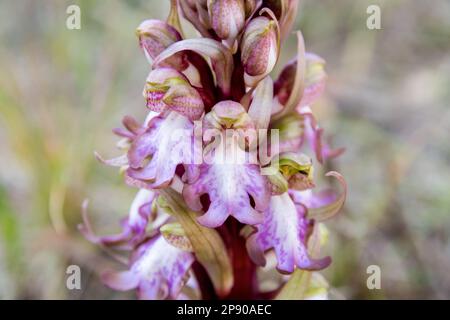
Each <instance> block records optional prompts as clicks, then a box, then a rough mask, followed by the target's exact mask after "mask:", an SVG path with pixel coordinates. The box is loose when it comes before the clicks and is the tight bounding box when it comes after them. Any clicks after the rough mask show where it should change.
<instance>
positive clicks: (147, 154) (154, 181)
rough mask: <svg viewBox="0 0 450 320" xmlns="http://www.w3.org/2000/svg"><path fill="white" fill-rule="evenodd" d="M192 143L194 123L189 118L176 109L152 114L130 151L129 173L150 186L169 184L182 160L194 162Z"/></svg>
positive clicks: (183, 161) (131, 176) (133, 177)
mask: <svg viewBox="0 0 450 320" xmlns="http://www.w3.org/2000/svg"><path fill="white" fill-rule="evenodd" d="M192 147H193V124H192V122H191V121H189V119H187V118H186V117H184V116H182V115H179V114H177V113H176V112H170V113H169V114H168V115H167V116H166V117H163V116H158V117H156V118H153V119H152V120H151V121H150V123H149V126H148V129H147V131H146V132H145V133H143V134H142V135H140V136H138V137H137V138H136V139H135V140H134V141H133V143H132V145H131V148H130V150H129V151H128V159H129V164H130V167H129V168H128V170H127V175H128V176H129V177H130V178H132V179H135V180H138V181H141V182H143V183H144V184H146V185H147V187H149V188H156V187H163V186H166V185H168V184H169V183H170V181H171V180H172V178H173V176H174V174H175V170H176V167H177V166H178V165H179V164H183V163H193V162H192V161H193V160H192V157H193V153H192ZM146 161H148V162H146Z"/></svg>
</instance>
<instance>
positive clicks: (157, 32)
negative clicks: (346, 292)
mask: <svg viewBox="0 0 450 320" xmlns="http://www.w3.org/2000/svg"><path fill="white" fill-rule="evenodd" d="M297 7H298V1H296V0H201V1H194V0H178V1H177V0H171V10H170V14H169V16H168V18H167V20H166V21H160V20H154V19H150V20H145V21H144V22H142V23H141V24H140V25H139V26H138V28H137V31H136V34H137V36H138V40H139V41H138V44H139V46H140V47H141V49H142V51H143V52H144V56H145V57H146V59H147V60H148V63H149V64H150V70H149V74H148V77H147V79H146V81H143V84H144V91H143V95H144V100H145V102H143V103H142V106H143V107H146V108H147V110H148V115H147V117H146V118H145V119H141V120H140V121H138V120H135V119H134V118H132V117H130V116H126V117H125V118H124V120H123V128H119V129H114V133H116V134H117V135H118V136H119V137H121V140H120V142H119V144H118V146H119V149H120V150H121V154H120V155H118V156H117V157H115V158H112V159H104V158H103V157H101V156H100V155H98V154H96V157H97V159H98V160H99V161H100V162H102V163H104V164H107V165H110V166H115V167H119V168H120V173H121V175H123V178H124V181H125V183H126V184H127V185H129V186H131V187H134V188H137V189H138V191H137V195H136V198H135V200H134V201H133V203H132V204H131V206H130V209H129V211H128V214H127V215H126V217H125V218H124V219H123V220H122V222H121V231H120V232H119V233H117V234H113V235H106V236H99V235H97V234H96V233H95V232H94V228H93V226H92V224H91V221H90V219H88V216H87V208H86V206H85V208H84V211H83V223H82V224H80V226H79V229H80V231H81V233H82V234H83V235H84V236H85V238H87V239H88V240H89V241H91V242H92V243H94V244H96V245H98V246H100V247H102V248H103V249H107V250H108V251H109V252H112V253H114V256H115V257H116V258H117V259H118V260H120V261H125V262H126V267H123V268H122V270H108V271H105V272H103V274H102V280H103V281H104V283H105V284H106V285H107V286H108V287H110V288H112V289H115V290H118V291H126V290H136V292H137V297H138V298H142V299H179V298H183V299H198V298H211V297H217V298H223V299H262V298H277V297H278V298H292V299H294V298H295V299H301V298H308V292H311V290H313V289H314V288H317V283H315V282H314V283H313V279H316V278H317V275H318V273H317V272H318V271H319V270H322V269H324V268H326V267H328V266H329V265H330V264H331V257H327V256H323V255H321V254H320V252H319V250H320V248H321V247H322V246H324V245H325V243H326V234H327V231H326V228H325V226H324V224H323V223H322V222H323V221H324V220H327V219H330V218H332V217H333V216H335V215H336V214H337V213H338V212H339V211H340V210H341V208H342V207H343V205H344V202H345V198H346V192H347V186H346V183H345V180H344V178H343V177H342V176H341V175H340V174H339V173H337V172H334V171H332V172H329V173H327V174H325V176H327V177H332V178H335V179H336V181H337V182H338V184H339V185H340V186H341V188H340V189H341V191H340V192H337V191H336V190H335V189H334V188H325V189H322V190H321V191H316V190H315V188H316V185H317V184H320V183H318V182H317V181H316V180H315V175H321V174H323V171H321V170H320V169H321V167H322V165H323V164H324V163H325V162H326V161H330V159H332V158H334V157H336V156H338V155H340V154H341V153H342V152H343V149H333V148H331V146H330V145H329V144H328V143H326V141H325V136H324V131H323V128H322V127H320V126H319V122H318V119H317V118H316V115H315V113H314V103H315V102H316V101H317V100H318V99H319V98H320V96H321V95H322V94H323V92H324V88H325V82H326V73H325V61H324V60H323V59H322V58H320V57H319V56H318V55H316V54H313V53H309V52H306V51H305V43H304V39H303V37H302V34H301V33H300V32H299V31H298V32H297V41H298V47H297V49H298V52H297V55H296V56H295V57H294V58H293V59H292V60H291V61H290V62H289V63H287V64H286V66H285V67H284V68H280V70H281V72H280V74H279V75H278V77H274V78H272V73H273V70H274V68H275V65H276V64H277V62H278V57H279V55H280V46H281V43H282V41H285V40H286V38H287V36H288V35H289V34H290V33H291V26H292V24H293V21H294V20H295V14H296V12H297ZM179 11H180V12H179ZM180 13H181V15H182V16H183V17H184V18H185V19H186V20H188V21H189V22H191V23H192V25H193V26H194V28H196V29H197V31H198V32H199V34H200V37H199V38H194V39H185V38H184V37H183V32H182V30H181V24H180V21H179V15H180ZM264 266H266V268H269V267H271V266H272V269H274V271H276V272H279V273H282V274H284V275H290V274H292V276H291V278H289V277H286V276H283V277H279V279H278V280H276V286H277V288H276V289H275V290H271V291H264V289H263V288H264V287H265V286H264V285H263V283H259V282H258V277H257V273H258V272H259V271H261V270H262V267H264ZM310 272H314V275H315V276H314V277H313V276H310V275H311V274H309V273H310ZM303 275H305V276H304V277H303ZM299 279H303V280H301V281H300V280H299ZM323 282H324V281H322V282H321V283H323ZM322 286H323V288H322V289H323V290H325V291H326V290H327V288H328V286H327V285H326V282H325V285H323V284H322ZM293 288H296V289H295V290H294V289H293ZM297 289H298V290H297Z"/></svg>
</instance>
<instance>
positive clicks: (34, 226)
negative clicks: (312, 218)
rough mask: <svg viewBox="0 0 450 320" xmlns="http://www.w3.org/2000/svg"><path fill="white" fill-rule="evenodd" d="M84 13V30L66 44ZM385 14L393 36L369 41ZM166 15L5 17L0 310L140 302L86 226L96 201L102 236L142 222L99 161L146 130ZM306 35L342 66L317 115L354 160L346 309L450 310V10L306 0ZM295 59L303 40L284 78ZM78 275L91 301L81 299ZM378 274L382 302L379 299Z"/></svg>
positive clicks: (2, 9)
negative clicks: (126, 221) (155, 27)
mask: <svg viewBox="0 0 450 320" xmlns="http://www.w3.org/2000/svg"><path fill="white" fill-rule="evenodd" d="M71 4H77V5H79V6H80V8H81V19H82V25H81V30H68V29H67V28H66V18H67V16H68V15H67V14H66V8H67V7H68V6H69V5H71ZM370 4H378V5H379V6H380V7H381V9H382V15H381V22H382V30H374V31H371V30H368V29H367V27H366V19H367V17H368V15H367V14H366V9H367V7H368V5H370ZM167 13H168V1H163V0H158V1H156V0H154V1H150V0H129V1H119V0H108V1H76V0H72V1H56V0H47V1H32V0H22V1H12V0H3V1H1V2H0V43H1V45H0V155H1V156H0V298H3V299H14V298H38V299H50V298H54V299H64V298H69V299H87V298H100V299H102V298H131V297H134V295H133V294H132V293H116V292H113V291H111V290H108V289H107V288H105V287H104V286H103V285H102V284H101V283H100V281H99V279H98V272H99V271H100V270H103V269H104V268H106V267H109V266H113V262H112V260H111V259H110V258H109V257H108V256H107V255H105V254H104V253H102V252H101V251H100V250H99V249H98V248H96V247H95V246H94V245H91V244H90V243H88V242H87V241H86V240H85V239H83V238H82V237H81V236H80V234H79V233H78V231H77V229H76V225H77V223H79V222H80V207H81V203H82V201H83V199H85V198H89V199H90V213H91V216H92V218H93V220H94V222H95V226H97V228H96V229H97V231H98V232H99V233H108V232H114V231H117V230H118V219H119V218H120V217H122V216H124V215H125V214H126V213H127V210H128V206H129V204H130V201H131V200H132V198H133V194H134V193H135V190H133V189H131V188H128V187H126V186H125V185H124V184H123V182H122V179H121V177H120V176H119V174H117V172H116V171H115V170H113V169H110V168H107V167H105V166H102V165H100V164H98V163H97V162H96V161H95V159H94V157H93V151H94V150H97V151H99V152H100V153H101V154H103V155H105V156H113V155H115V154H117V152H116V150H115V149H114V145H115V142H116V138H115V137H114V136H113V135H112V134H111V128H113V127H116V126H119V124H120V120H121V118H122V117H123V116H124V115H126V114H130V115H133V116H136V117H140V118H141V119H143V118H142V117H144V114H145V110H144V109H145V108H144V102H143V99H142V97H141V91H142V87H143V84H144V81H145V77H146V76H147V73H148V71H149V67H148V64H147V62H146V61H145V58H144V56H143V55H142V54H141V52H140V50H139V48H138V45H137V39H136V36H135V34H134V30H135V28H136V27H137V26H138V24H139V23H140V22H141V21H142V20H144V19H146V18H165V16H166V15H167ZM185 27H186V29H187V31H188V32H187V33H188V34H189V35H193V31H192V28H189V26H188V25H187V24H186V25H185ZM295 27H296V28H300V29H301V30H302V31H303V33H304V36H305V40H306V45H307V50H309V51H313V52H315V53H317V54H319V55H321V56H322V57H324V58H325V59H326V60H327V72H328V74H329V81H328V88H327V94H326V97H325V98H323V99H322V100H321V101H320V102H319V103H318V104H317V105H315V106H314V109H315V110H316V112H317V114H318V116H317V117H318V119H319V121H320V123H321V125H322V126H323V127H324V128H325V129H326V134H327V135H328V136H329V137H331V138H332V139H333V140H332V141H333V145H335V146H345V147H346V148H347V151H346V153H345V154H344V155H343V156H342V157H340V158H339V159H338V160H336V161H334V162H333V163H330V164H328V165H327V167H328V169H336V170H338V171H340V172H341V173H342V174H343V175H344V176H345V177H346V179H347V181H348V184H349V195H348V200H347V205H346V208H345V210H344V212H343V213H342V214H340V216H339V217H338V218H336V219H334V220H332V221H330V222H328V223H327V226H328V227H329V228H330V229H331V232H330V242H329V244H328V247H327V248H326V253H328V254H330V255H332V257H333V260H334V262H333V264H332V265H331V267H329V268H328V269H327V270H326V271H325V272H324V274H325V276H326V277H327V279H328V280H329V281H330V283H331V285H332V287H333V292H334V296H336V297H344V298H347V299H352V298H363V299H372V298H373V299H387V298H401V299H409V298H438V299H442V298H450V272H449V270H450V241H449V235H450V216H449V210H450V170H449V165H450V145H449V132H450V111H449V107H450V104H449V101H450V90H449V89H450V2H449V1H447V0H431V1H419V0H385V1H376V0H371V1H369V0H340V1H333V0H321V1H314V0H304V1H302V6H301V8H300V13H299V16H298V19H297V23H296V26H295ZM295 45H296V42H295V37H294V36H293V35H291V36H290V37H289V39H288V40H287V42H286V43H285V44H284V51H283V53H282V55H281V61H280V63H279V66H280V65H281V63H283V62H286V61H287V60H288V59H289V58H290V57H291V56H293V54H294V53H295ZM278 68H279V67H278ZM278 70H279V69H278ZM274 75H276V72H274ZM70 264H77V265H80V266H81V267H82V290H74V291H69V290H67V289H66V286H65V284H66V274H65V271H66V267H67V266H68V265H70ZM372 264H375V265H378V266H380V268H381V272H382V283H381V286H382V288H381V290H368V289H367V286H366V280H367V276H368V275H367V274H366V268H367V267H368V266H369V265H372Z"/></svg>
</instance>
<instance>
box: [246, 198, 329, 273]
mask: <svg viewBox="0 0 450 320" xmlns="http://www.w3.org/2000/svg"><path fill="white" fill-rule="evenodd" d="M311 225H312V223H311V222H310V221H308V219H307V218H306V208H305V207H303V206H295V204H294V202H293V201H292V199H291V198H290V196H289V194H288V193H284V194H282V195H279V196H272V198H271V200H270V207H269V209H267V210H266V211H265V212H264V222H263V224H262V225H260V226H257V229H258V231H257V232H256V233H255V234H253V235H251V236H250V237H249V239H248V240H247V241H248V242H247V248H248V250H249V254H250V257H251V258H252V259H253V260H254V261H255V262H256V263H261V262H264V260H265V259H264V255H263V254H264V251H266V250H269V249H271V248H273V249H274V250H275V254H276V257H277V261H278V264H277V269H278V270H279V271H280V272H284V273H292V272H293V271H294V269H295V267H298V268H299V269H304V270H319V269H323V268H325V267H327V266H328V265H329V264H330V262H331V259H330V258H329V257H325V258H322V259H318V260H316V259H312V258H311V257H310V256H309V254H308V250H307V247H306V243H307V240H308V235H309V232H310V229H311Z"/></svg>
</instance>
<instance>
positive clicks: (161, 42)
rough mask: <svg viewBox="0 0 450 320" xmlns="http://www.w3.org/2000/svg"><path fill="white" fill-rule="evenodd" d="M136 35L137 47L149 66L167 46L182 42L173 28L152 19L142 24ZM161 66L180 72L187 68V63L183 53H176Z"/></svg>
mask: <svg viewBox="0 0 450 320" xmlns="http://www.w3.org/2000/svg"><path fill="white" fill-rule="evenodd" d="M136 34H137V36H138V37H139V46H140V47H141V48H142V50H143V51H144V54H145V56H146V58H147V60H148V61H149V63H150V64H151V63H153V60H154V59H155V58H156V57H157V56H158V55H159V54H160V53H161V52H162V51H164V50H165V49H166V48H167V47H168V46H170V45H171V44H173V43H175V42H177V41H180V40H182V38H181V35H180V34H179V32H178V31H177V30H176V29H175V28H173V27H172V26H170V25H169V24H167V23H166V22H164V21H161V20H154V19H150V20H145V21H144V22H142V23H141V24H140V25H139V27H138V28H137V29H136ZM163 66H171V67H173V68H175V69H177V70H180V71H182V70H184V69H186V68H187V67H188V62H187V59H186V57H185V54H184V53H178V54H176V55H174V56H173V57H171V58H170V59H167V60H166V61H165V62H164V64H163Z"/></svg>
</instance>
